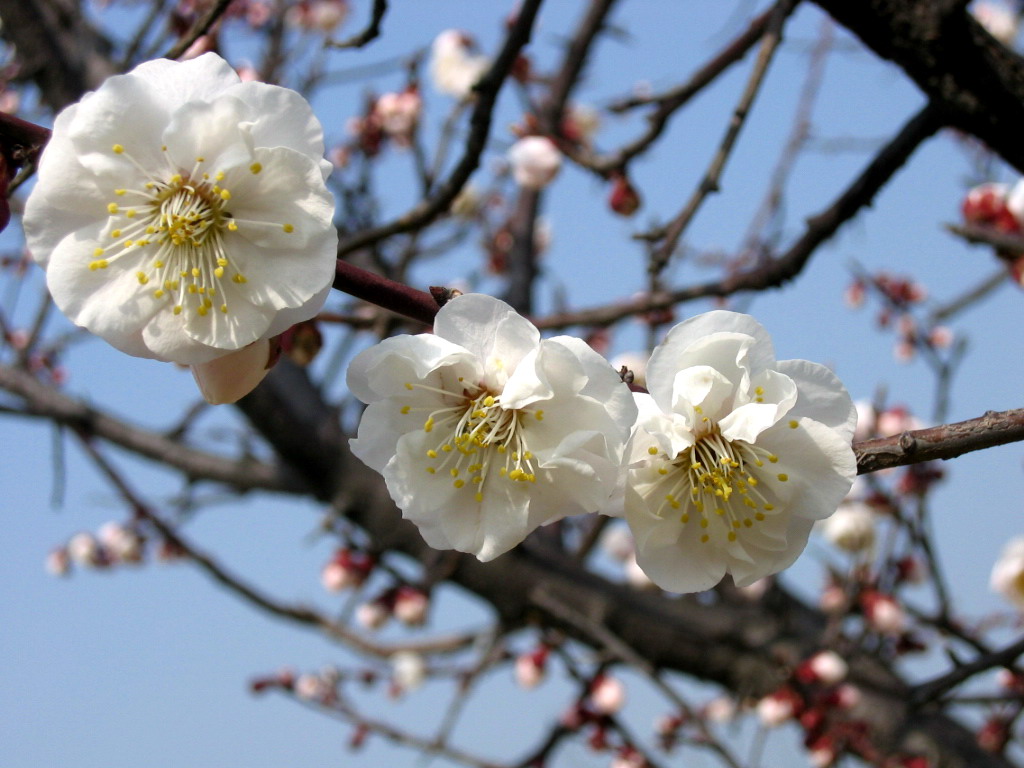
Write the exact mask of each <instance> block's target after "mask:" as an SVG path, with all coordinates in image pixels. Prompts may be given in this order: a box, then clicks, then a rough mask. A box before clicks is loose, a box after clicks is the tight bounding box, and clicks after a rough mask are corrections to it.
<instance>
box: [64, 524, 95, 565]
mask: <svg viewBox="0 0 1024 768" xmlns="http://www.w3.org/2000/svg"><path fill="white" fill-rule="evenodd" d="M67 553H68V557H69V558H70V559H71V561H72V562H73V563H75V564H76V565H82V566H85V567H86V568H95V567H96V566H99V565H103V553H102V551H101V549H100V545H99V542H97V541H96V539H95V538H94V537H93V535H92V534H91V533H84V532H83V533H76V534H75V535H74V536H72V537H71V538H70V539H69V540H68V544H67Z"/></svg>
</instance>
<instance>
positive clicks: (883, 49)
mask: <svg viewBox="0 0 1024 768" xmlns="http://www.w3.org/2000/svg"><path fill="white" fill-rule="evenodd" d="M815 2H816V3H817V4H818V5H820V6H821V7H822V8H823V9H824V10H825V11H826V12H827V13H829V14H830V15H831V16H832V17H833V18H835V19H836V20H837V21H838V22H839V23H840V24H842V25H844V26H845V27H847V28H848V29H849V30H850V31H852V32H853V33H854V34H855V35H857V36H858V37H859V38H860V39H861V41H863V43H864V44H865V45H866V46H867V47H868V48H870V49H871V50H873V51H874V52H875V53H876V54H878V55H879V56H881V57H882V58H884V59H889V60H891V61H893V62H895V63H896V64H898V65H899V66H900V67H901V68H902V69H903V71H904V72H906V73H907V75H909V76H910V77H911V78H912V79H913V80H914V82H915V83H917V86H918V87H919V88H920V89H921V90H922V91H923V92H924V93H925V95H926V96H927V97H928V99H929V100H930V101H931V102H933V103H934V104H935V105H936V106H937V108H939V109H940V110H941V112H942V114H943V120H944V122H945V123H946V124H947V125H950V126H953V127H956V128H959V129H960V130H962V131H966V132H967V133H970V134H973V135H974V136H976V137H977V138H979V139H981V140H982V141H984V142H985V143H986V144H988V146H989V147H990V148H991V149H992V150H994V151H995V152H997V153H999V154H1000V155H1001V156H1002V157H1003V159H1004V160H1006V161H1007V162H1008V163H1010V164H1011V165H1013V166H1015V167H1016V168H1017V170H1018V171H1022V172H1024V143H1022V142H1021V140H1020V126H1021V125H1024V59H1022V58H1021V57H1020V56H1018V55H1017V54H1015V53H1014V52H1013V51H1011V50H1010V49H1008V48H1006V47H1005V46H1003V45H1002V44H1001V43H999V42H997V41H996V40H995V39H994V38H993V37H992V36H991V35H989V34H988V33H987V32H985V30H984V29H983V28H982V27H981V25H980V24H978V23H977V22H976V21H975V20H974V18H973V17H972V16H971V15H970V14H969V13H967V11H966V4H965V3H937V2H935V0H862V1H861V2H855V3H851V2H849V0H815Z"/></svg>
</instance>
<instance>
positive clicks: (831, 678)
mask: <svg viewBox="0 0 1024 768" xmlns="http://www.w3.org/2000/svg"><path fill="white" fill-rule="evenodd" d="M848 671H849V668H848V667H847V666H846V662H845V661H843V659H842V658H841V657H840V656H839V654H837V653H835V652H834V651H822V652H821V653H816V654H815V655H814V656H812V657H811V658H810V659H808V660H807V661H806V662H804V663H803V664H802V665H801V666H800V668H799V669H798V670H797V676H798V677H800V679H801V680H803V681H804V682H809V683H821V684H822V685H835V684H836V683H838V682H841V681H842V680H843V679H845V678H846V673H847V672H848Z"/></svg>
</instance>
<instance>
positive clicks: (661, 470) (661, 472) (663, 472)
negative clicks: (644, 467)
mask: <svg viewBox="0 0 1024 768" xmlns="http://www.w3.org/2000/svg"><path fill="white" fill-rule="evenodd" d="M658 474H659V475H667V474H668V470H667V469H665V468H664V467H658Z"/></svg>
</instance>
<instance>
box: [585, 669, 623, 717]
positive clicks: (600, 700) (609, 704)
mask: <svg viewBox="0 0 1024 768" xmlns="http://www.w3.org/2000/svg"><path fill="white" fill-rule="evenodd" d="M625 703H626V687H625V686H624V685H623V684H622V681H620V680H619V679H618V678H615V677H611V676H609V675H598V676H597V677H595V678H594V682H593V683H591V685H590V705H591V707H593V709H594V711H595V712H597V713H598V714H600V715H614V714H615V713H616V712H618V711H619V710H620V709H622V705H623V704H625Z"/></svg>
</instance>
